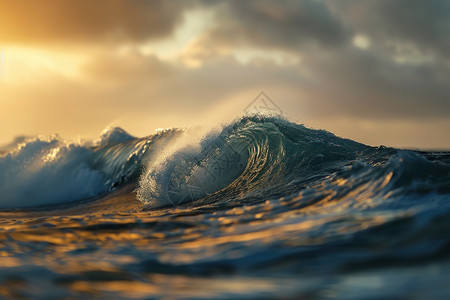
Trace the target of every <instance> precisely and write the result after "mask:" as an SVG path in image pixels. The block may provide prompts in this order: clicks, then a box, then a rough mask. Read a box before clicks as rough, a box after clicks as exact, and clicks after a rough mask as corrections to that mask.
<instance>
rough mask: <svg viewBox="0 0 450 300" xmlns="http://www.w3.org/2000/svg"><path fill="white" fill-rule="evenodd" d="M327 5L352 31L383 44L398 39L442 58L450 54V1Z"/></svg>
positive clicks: (346, 0) (394, 0) (354, 1)
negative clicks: (368, 34)
mask: <svg viewBox="0 0 450 300" xmlns="http://www.w3.org/2000/svg"><path fill="white" fill-rule="evenodd" d="M327 4H328V5H329V7H331V8H332V10H333V11H335V12H337V14H338V15H340V19H341V20H342V22H343V23H346V24H348V25H349V27H348V28H349V29H351V30H353V31H360V32H367V33H370V34H371V35H372V37H373V38H375V39H377V40H378V41H379V42H380V43H383V42H385V41H386V40H389V39H390V40H392V39H395V40H398V41H399V42H404V43H414V44H416V45H417V46H418V47H420V48H422V49H435V50H438V52H440V53H441V54H444V53H448V52H449V51H450V1H448V0H432V1H423V0H377V1H358V0H343V1H329V2H327Z"/></svg>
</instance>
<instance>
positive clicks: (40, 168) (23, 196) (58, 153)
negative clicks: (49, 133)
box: [0, 137, 105, 208]
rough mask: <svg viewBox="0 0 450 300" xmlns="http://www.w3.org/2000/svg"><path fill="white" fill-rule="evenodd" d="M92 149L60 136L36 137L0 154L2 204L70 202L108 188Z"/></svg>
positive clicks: (11, 205) (29, 204)
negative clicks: (94, 163) (93, 163)
mask: <svg viewBox="0 0 450 300" xmlns="http://www.w3.org/2000/svg"><path fill="white" fill-rule="evenodd" d="M92 155H93V150H91V149H89V148H86V147H83V146H81V145H77V144H71V143H66V142H64V141H62V140H61V139H60V138H58V137H51V138H48V139H45V138H33V139H28V140H25V141H24V142H23V143H20V144H18V146H17V148H15V149H14V150H12V151H10V152H8V153H7V154H6V155H3V156H1V157H0V191H1V194H2V195H1V200H0V207H1V208H18V207H30V206H39V205H48V204H56V203H61V202H71V201H75V200H78V199H83V198H89V197H93V196H95V195H98V194H100V193H102V192H103V191H104V190H105V186H104V175H103V174H102V173H101V172H100V171H99V170H95V169H93V168H92V167H91V166H90V165H89V161H90V158H91V157H92Z"/></svg>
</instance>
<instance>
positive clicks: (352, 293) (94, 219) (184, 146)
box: [0, 115, 450, 299]
mask: <svg viewBox="0 0 450 300" xmlns="http://www.w3.org/2000/svg"><path fill="white" fill-rule="evenodd" d="M0 222H1V227H0V228H1V229H0V297H3V298H5V299H78V298H87V299H95V298H110V299H160V298H163V299H230V298H236V299H449V298H450V285H449V282H450V260H449V258H450V235H449V232H450V152H442V151H441V152H420V151H411V150H401V149H393V148H387V147H370V146H366V145H363V144H360V143H358V142H355V141H352V140H348V139H342V138H339V137H337V136H335V135H333V134H332V133H329V132H326V131H322V130H314V129H310V128H308V127H306V126H303V125H300V124H295V123H292V122H290V121H288V120H286V119H283V118H281V117H276V116H261V115H254V116H246V117H242V118H240V119H238V120H235V121H234V122H231V123H230V124H227V125H223V126H222V127H221V128H220V129H216V130H211V131H208V132H202V133H199V132H198V131H196V130H194V129H190V130H182V129H169V130H164V131H160V132H158V133H156V134H154V135H150V136H148V137H144V138H136V137H133V136H131V135H129V134H128V133H126V132H125V131H124V130H122V129H120V128H111V129H110V130H108V131H105V132H104V133H103V134H102V135H101V136H100V137H99V138H98V140H96V141H93V142H84V143H74V142H68V141H64V140H63V139H61V138H59V137H57V136H53V137H46V138H44V137H34V138H24V139H19V140H17V142H16V143H13V144H12V145H10V146H9V147H7V148H5V149H3V150H2V152H1V154H0Z"/></svg>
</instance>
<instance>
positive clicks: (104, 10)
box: [0, 0, 189, 44]
mask: <svg viewBox="0 0 450 300" xmlns="http://www.w3.org/2000/svg"><path fill="white" fill-rule="evenodd" d="M188 5H189V3H188V2H181V1H180V2H173V1H167V0H155V1H143V0H138V1H127V0H95V1H92V0H66V1H58V0H41V1H34V0H2V2H1V3H0V43H2V44H8V43H13V44H29V43H50V42H51V43H53V42H81V43H86V42H87V43H96V42H105V41H113V42H117V41H119V42H120V41H142V40H146V39H151V38H158V37H162V36H165V35H168V34H170V33H171V32H172V30H173V29H174V28H175V26H176V25H177V24H178V23H179V22H180V20H181V19H182V12H183V11H184V9H185V8H186V6H188Z"/></svg>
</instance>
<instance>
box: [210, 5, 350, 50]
mask: <svg viewBox="0 0 450 300" xmlns="http://www.w3.org/2000/svg"><path fill="white" fill-rule="evenodd" d="M219 4H220V5H219V6H218V14H217V17H218V19H219V22H218V24H219V26H218V27H217V28H216V29H215V30H214V33H213V34H212V36H214V37H215V38H216V39H217V40H221V39H222V40H228V41H230V40H232V41H234V42H235V43H240V44H241V45H249V44H251V45H255V46H259V47H270V48H294V49H296V50H299V46H303V47H305V46H307V45H308V46H315V45H320V46H327V47H331V46H335V45H339V44H341V43H342V42H343V41H345V40H346V38H347V36H346V33H345V31H344V28H343V27H342V26H341V24H340V23H339V21H338V20H337V19H336V18H335V17H334V16H333V15H332V14H330V11H329V10H328V8H327V6H326V5H325V4H324V3H322V2H320V1H315V0H302V1H270V0H262V1H226V2H219Z"/></svg>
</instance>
